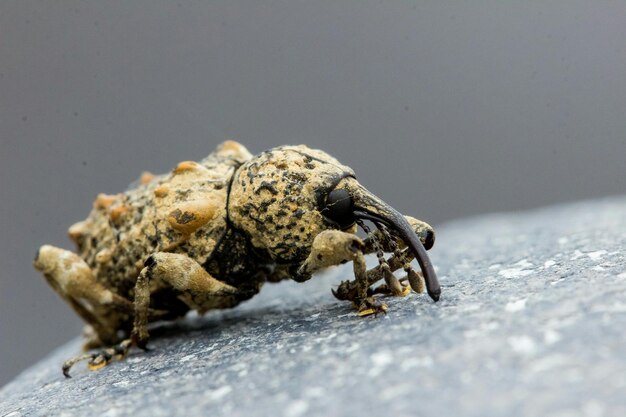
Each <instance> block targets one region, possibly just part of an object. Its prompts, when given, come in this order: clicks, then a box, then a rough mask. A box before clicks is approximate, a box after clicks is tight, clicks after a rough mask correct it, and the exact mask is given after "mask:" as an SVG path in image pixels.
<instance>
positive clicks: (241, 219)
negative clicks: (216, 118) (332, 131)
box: [34, 141, 441, 377]
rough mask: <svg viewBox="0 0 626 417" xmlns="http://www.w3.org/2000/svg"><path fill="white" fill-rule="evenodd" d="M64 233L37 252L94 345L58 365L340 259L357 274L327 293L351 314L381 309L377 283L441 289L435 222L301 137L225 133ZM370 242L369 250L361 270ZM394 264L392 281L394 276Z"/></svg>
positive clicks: (137, 339) (95, 363) (102, 356)
mask: <svg viewBox="0 0 626 417" xmlns="http://www.w3.org/2000/svg"><path fill="white" fill-rule="evenodd" d="M366 221H367V223H366ZM371 225H373V226H374V229H372V228H371ZM358 227H361V229H363V231H364V232H365V236H366V237H365V238H360V237H359V236H358V235H357V232H358ZM68 233H69V236H70V238H71V240H73V241H74V242H75V243H76V246H77V251H76V253H74V252H71V251H68V250H64V249H60V248H57V247H54V246H51V245H44V246H42V247H41V248H40V249H39V251H38V252H37V254H36V256H35V261H34V266H35V268H36V269H38V270H39V271H41V272H42V273H43V275H44V277H45V279H46V280H47V282H48V283H49V284H50V286H51V287H52V288H53V289H54V290H55V291H56V292H57V293H58V294H59V295H60V296H61V297H62V298H63V299H64V300H65V301H66V302H67V303H68V304H70V306H71V307H72V308H73V309H74V310H75V311H76V313H78V315H79V316H80V317H81V318H82V319H83V320H84V321H85V322H86V323H87V326H86V328H85V329H86V331H85V334H86V335H87V340H86V343H85V346H84V348H85V350H89V349H95V348H100V350H99V351H97V353H86V354H83V355H80V356H76V357H74V358H71V359H69V360H68V361H66V362H65V363H64V364H63V367H62V370H63V373H64V375H65V376H67V377H69V370H70V368H71V367H72V366H73V365H74V364H75V363H77V362H79V361H82V360H87V361H88V367H89V368H90V369H98V368H101V367H103V366H105V365H107V364H109V363H110V362H111V361H113V360H114V359H122V358H123V357H124V356H126V354H127V353H128V351H129V349H130V348H131V347H132V346H137V347H139V348H141V349H146V344H147V342H148V337H149V333H148V324H149V323H151V322H155V321H161V320H173V319H176V318H179V317H182V316H184V315H185V314H186V313H187V312H188V311H190V310H196V311H197V312H198V313H200V314H203V313H205V312H206V311H209V310H213V309H223V308H230V307H234V306H236V305H237V304H239V303H241V302H242V301H244V300H248V299H249V298H251V297H253V296H254V295H255V294H257V293H258V292H259V290H260V289H261V287H262V286H263V284H264V283H266V282H278V281H282V280H284V279H293V280H295V281H297V282H304V281H307V280H308V279H310V278H311V276H312V275H313V274H314V273H315V272H316V271H318V270H320V269H322V268H325V267H329V266H332V265H337V264H341V263H346V262H349V261H352V262H353V269H354V280H347V281H343V282H341V284H340V285H339V286H338V288H336V289H333V290H332V293H333V294H334V295H335V297H336V298H338V299H340V300H347V301H350V302H352V303H353V305H354V306H355V308H356V309H357V314H359V315H362V316H365V315H369V314H377V313H380V312H385V311H386V308H387V307H386V305H384V304H382V303H380V302H379V301H378V297H375V296H376V295H377V294H386V295H391V296H404V295H407V293H408V292H410V288H412V289H413V290H414V291H416V292H423V291H424V286H425V287H426V289H427V291H428V294H429V295H430V297H431V298H432V299H433V300H434V301H437V300H438V299H439V296H440V293H441V289H440V287H439V283H438V281H437V276H436V275H435V271H434V269H433V266H432V264H431V262H430V260H429V259H428V256H427V254H426V250H428V249H430V248H431V247H432V245H433V243H434V236H435V235H434V231H433V228H432V227H431V226H429V225H428V224H427V223H425V222H422V221H420V220H417V219H414V218H412V217H409V216H406V217H405V216H402V215H401V214H400V213H398V212H397V211H396V210H395V209H393V208H392V207H391V206H389V205H388V204H386V203H385V202H383V201H382V200H381V199H379V198H378V197H376V196H375V195H374V194H372V193H371V192H369V191H368V190H367V189H365V188H364V187H363V186H362V185H360V184H359V183H358V182H357V180H356V176H355V174H354V172H353V170H352V169H350V168H349V167H347V166H345V165H342V164H341V163H340V162H339V161H338V160H337V159H335V158H333V157H332V156H330V155H328V154H327V153H325V152H322V151H319V150H315V149H310V148H308V147H307V146H304V145H299V146H281V147H277V148H274V149H270V150H268V151H265V152H262V153H260V154H258V155H256V156H253V155H251V154H250V153H249V152H248V150H247V149H246V148H245V147H244V146H243V145H241V144H239V143H237V142H234V141H226V142H224V143H222V144H221V145H220V146H218V147H217V149H216V150H215V151H214V152H213V153H211V154H210V155H209V156H207V157H206V158H204V159H203V160H201V161H199V162H192V161H185V162H181V163H179V164H178V165H177V166H176V167H175V168H174V169H173V170H172V171H171V172H169V173H167V174H164V175H159V176H155V175H152V174H149V173H144V175H142V177H141V179H140V182H139V184H138V185H137V186H136V187H135V188H132V189H129V190H127V191H125V192H123V193H120V194H115V195H106V194H99V195H98V196H97V198H96V200H95V201H94V203H93V208H92V210H91V212H90V214H89V216H88V217H87V219H86V220H84V221H81V222H78V223H76V224H74V225H72V226H71V227H70V228H69V230H68ZM368 253H375V254H377V256H378V261H379V262H378V265H377V266H376V267H374V268H371V269H370V270H367V267H366V263H365V258H364V255H365V254H368ZM385 253H392V255H390V257H389V258H388V259H386V258H385V255H384V254H385ZM413 259H417V261H418V263H419V265H420V269H421V273H418V272H416V271H415V270H413V268H412V267H411V265H410V263H411V261H412V260H413ZM400 268H403V269H404V270H405V271H406V273H407V275H406V277H405V278H403V279H402V280H399V279H397V278H396V277H395V275H394V274H393V272H394V271H395V270H398V269H400ZM381 280H384V283H383V284H380V285H379V286H378V287H376V288H373V286H374V284H376V283H377V282H378V281H381Z"/></svg>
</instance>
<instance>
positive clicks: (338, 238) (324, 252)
mask: <svg viewBox="0 0 626 417" xmlns="http://www.w3.org/2000/svg"><path fill="white" fill-rule="evenodd" d="M362 249H363V241H362V240H361V239H360V238H359V237H358V236H356V235H354V234H351V233H346V232H342V231H339V230H326V231H324V232H322V233H320V234H319V235H317V236H316V237H315V240H314V241H313V245H312V247H311V253H310V254H309V256H308V257H307V259H306V260H305V261H304V263H303V264H302V265H301V266H300V268H298V271H297V274H296V276H294V277H293V279H294V280H295V281H299V282H303V281H306V280H307V279H309V278H310V277H311V275H312V274H313V273H314V272H316V271H318V270H320V269H322V268H326V267H329V266H333V265H339V264H342V263H345V262H349V261H352V265H353V269H354V277H355V279H354V281H351V283H352V286H351V291H350V294H347V295H346V296H345V297H344V298H340V297H338V296H337V294H335V292H334V291H333V294H335V297H337V298H340V299H342V300H349V301H352V302H353V304H354V306H355V307H356V308H357V310H358V311H359V313H358V314H359V315H361V316H365V315H370V314H377V313H384V312H385V311H386V310H387V307H386V306H385V305H384V304H380V303H378V302H377V301H376V300H374V299H373V298H372V297H370V296H369V295H368V288H369V287H370V285H371V283H370V277H369V275H368V271H367V265H366V263H365V257H364V256H363V251H362ZM379 279H380V278H379Z"/></svg>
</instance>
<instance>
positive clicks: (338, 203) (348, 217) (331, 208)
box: [322, 188, 354, 229]
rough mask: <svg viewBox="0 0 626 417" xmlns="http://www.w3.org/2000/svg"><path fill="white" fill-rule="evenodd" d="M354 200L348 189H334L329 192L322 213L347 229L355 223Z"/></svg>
mask: <svg viewBox="0 0 626 417" xmlns="http://www.w3.org/2000/svg"><path fill="white" fill-rule="evenodd" d="M353 211H354V210H353V202H352V197H351V196H350V193H348V191H347V190H346V189H343V188H342V189H339V190H333V191H331V192H330V193H329V194H328V198H327V199H326V207H324V209H323V210H322V214H323V215H324V216H326V217H328V218H329V219H330V220H332V221H334V222H335V223H337V224H339V226H340V227H341V228H342V229H346V228H348V227H350V226H352V225H353V224H354V216H353Z"/></svg>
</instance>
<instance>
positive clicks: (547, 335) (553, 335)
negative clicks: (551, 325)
mask: <svg viewBox="0 0 626 417" xmlns="http://www.w3.org/2000/svg"><path fill="white" fill-rule="evenodd" d="M559 340H561V335H560V334H559V332H557V331H555V330H552V329H548V330H546V331H545V332H543V341H544V343H545V344H546V345H553V344H555V343H556V342H558V341H559Z"/></svg>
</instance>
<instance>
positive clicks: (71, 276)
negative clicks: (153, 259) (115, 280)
mask: <svg viewBox="0 0 626 417" xmlns="http://www.w3.org/2000/svg"><path fill="white" fill-rule="evenodd" d="M34 265H35V268H37V269H38V270H39V271H41V272H43V274H44V276H45V278H46V281H48V284H50V286H51V287H52V288H53V289H54V290H55V291H56V292H57V293H58V294H59V295H60V296H61V297H62V298H63V299H65V301H66V302H67V303H68V304H69V305H70V306H71V307H72V308H73V309H74V310H75V311H76V312H77V313H78V314H79V315H80V316H81V317H82V319H83V320H85V321H86V322H87V323H88V324H89V326H90V327H91V329H92V332H91V333H92V336H91V340H89V341H88V346H90V347H95V346H98V345H100V346H101V345H102V344H112V343H117V342H118V341H119V338H118V336H117V331H118V329H120V328H123V327H124V325H125V323H130V319H131V317H132V314H133V305H132V303H131V302H130V301H128V300H126V299H125V298H123V297H121V296H119V295H118V294H116V293H114V292H112V291H111V290H109V289H107V288H106V287H104V286H103V285H102V284H100V283H99V282H98V281H97V280H96V278H95V276H94V274H93V272H92V270H91V268H89V266H88V265H87V263H85V261H84V260H83V259H82V258H81V257H79V256H78V255H76V254H75V253H73V252H70V251H68V250H64V249H60V248H57V247H54V246H50V245H44V246H42V247H41V248H40V249H39V251H38V252H37V255H36V257H35V261H34Z"/></svg>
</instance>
